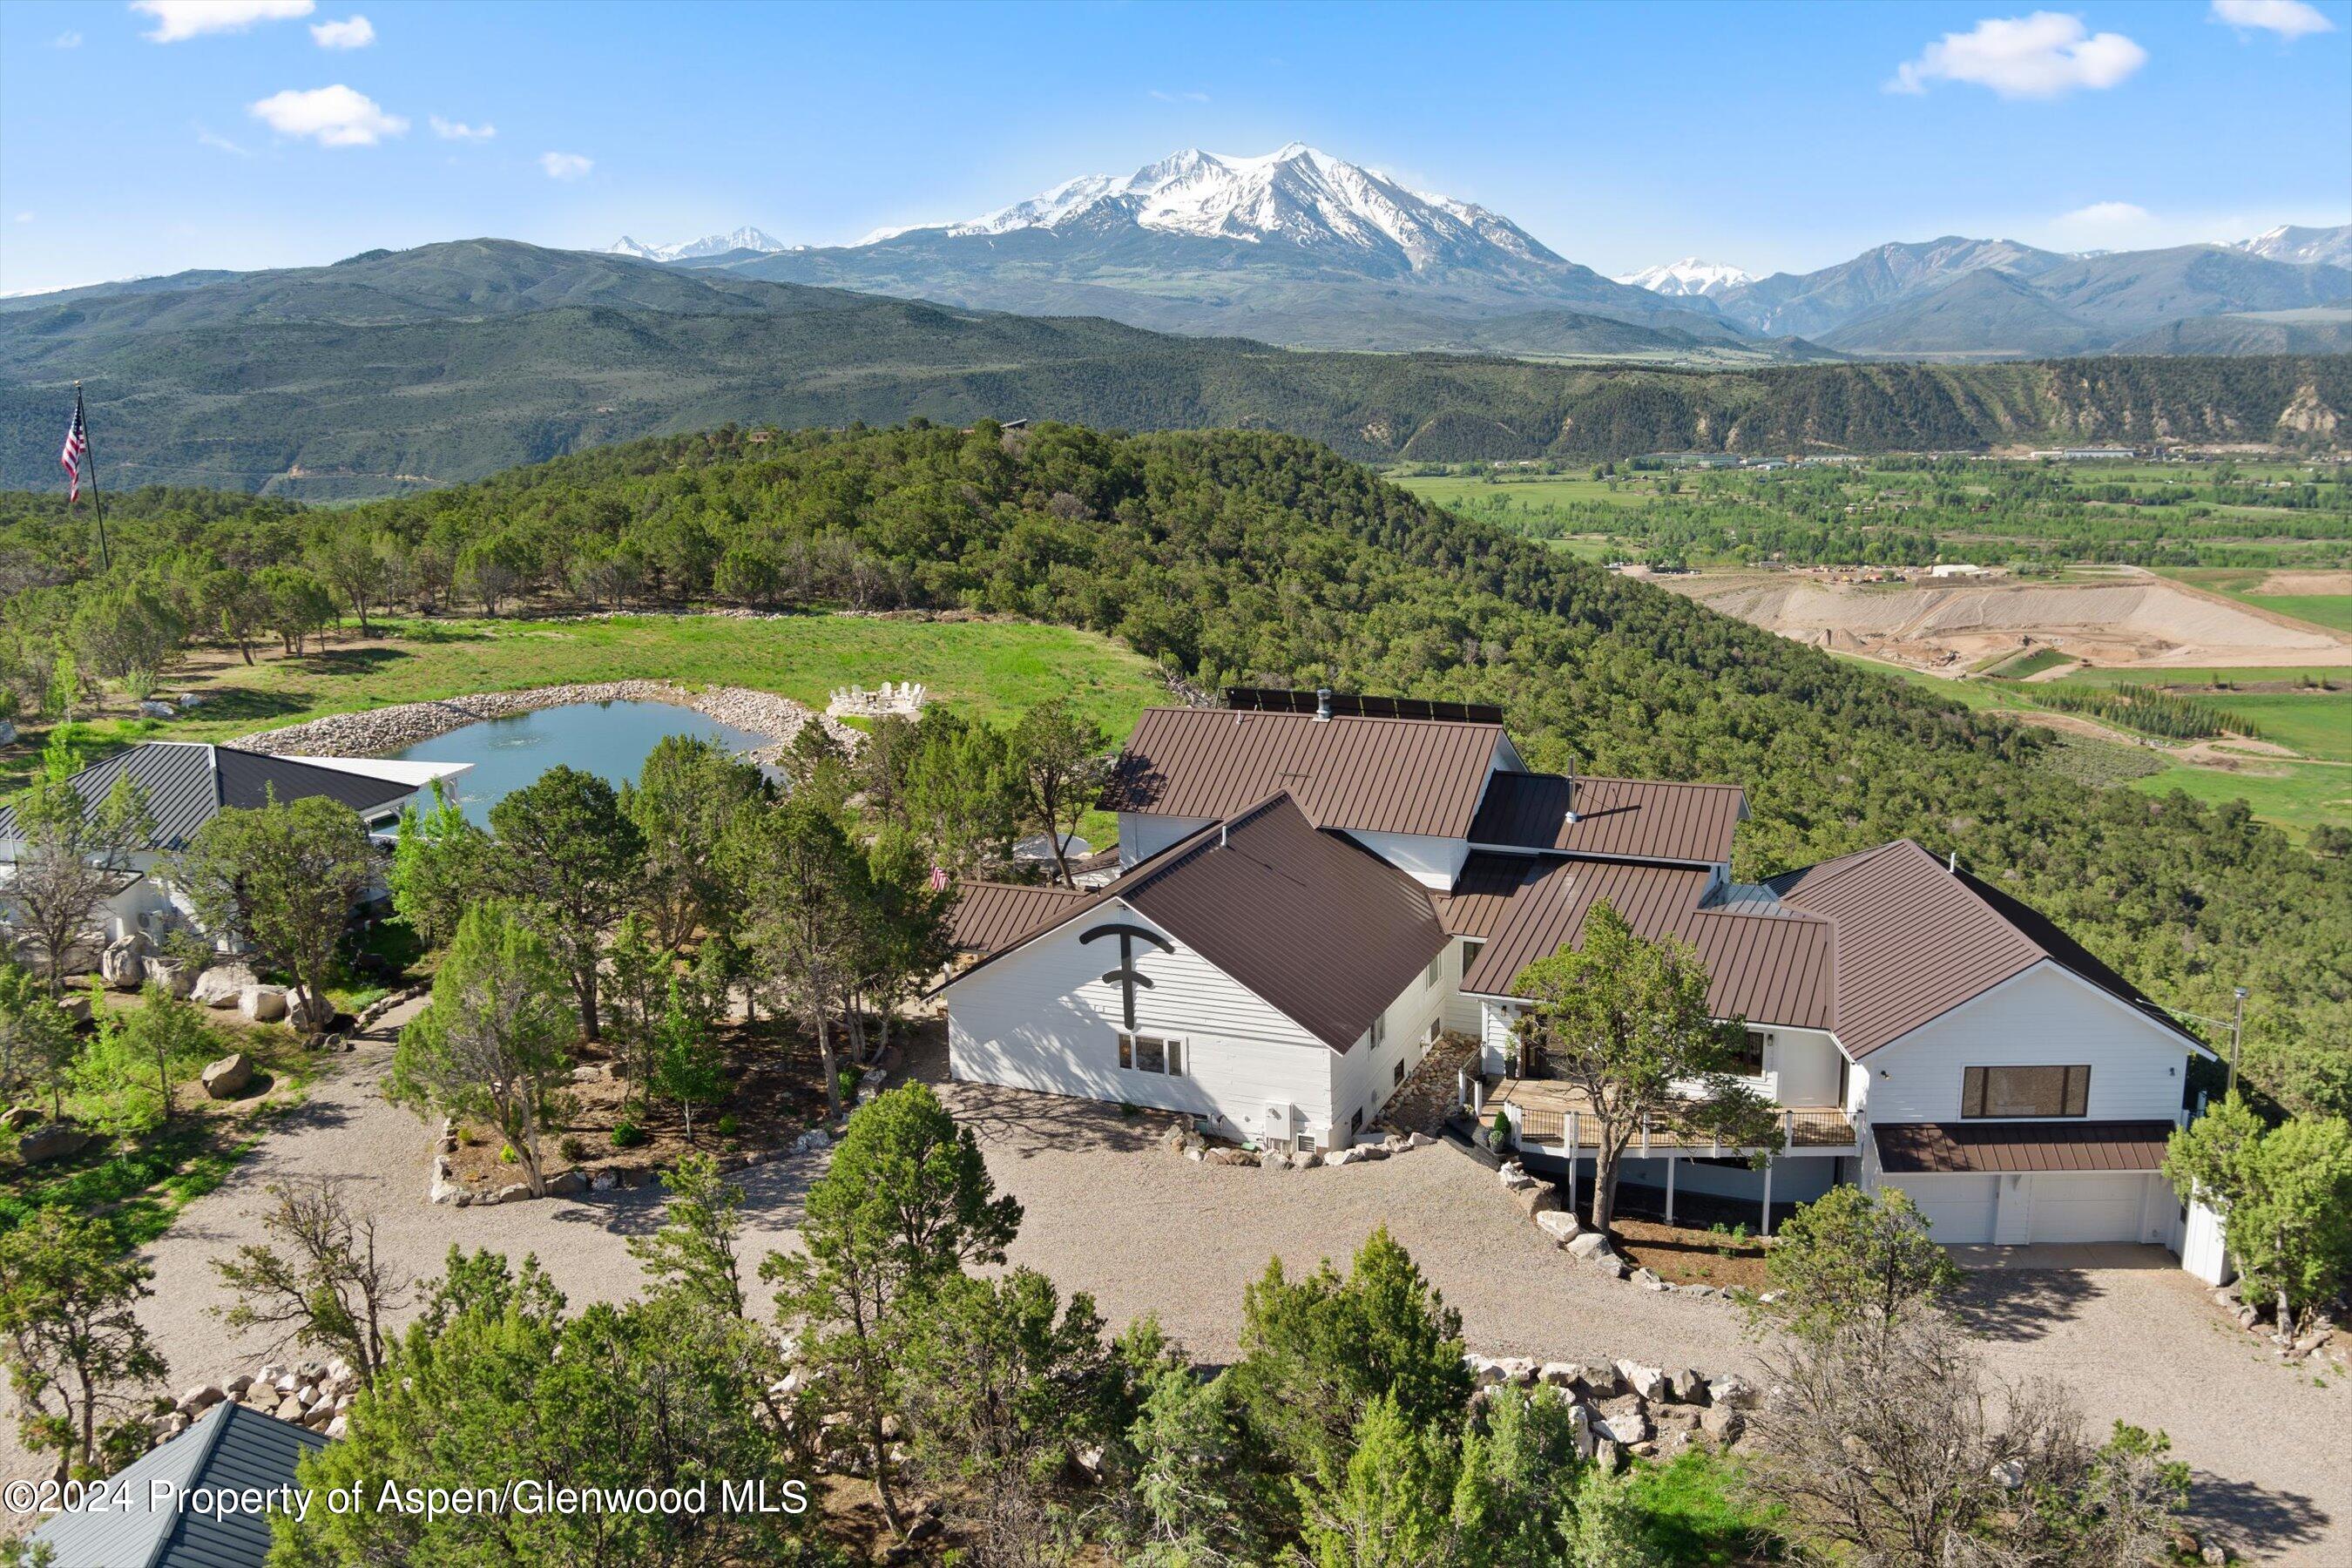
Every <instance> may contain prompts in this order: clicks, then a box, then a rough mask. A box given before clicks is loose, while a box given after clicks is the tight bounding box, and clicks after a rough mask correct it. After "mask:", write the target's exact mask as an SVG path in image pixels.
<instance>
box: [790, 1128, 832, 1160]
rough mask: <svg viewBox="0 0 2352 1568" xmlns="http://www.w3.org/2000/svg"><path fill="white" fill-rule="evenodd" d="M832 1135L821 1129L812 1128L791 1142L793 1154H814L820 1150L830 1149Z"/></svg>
mask: <svg viewBox="0 0 2352 1568" xmlns="http://www.w3.org/2000/svg"><path fill="white" fill-rule="evenodd" d="M832 1144H833V1134H832V1133H830V1132H827V1131H825V1130H824V1128H822V1127H812V1128H810V1129H809V1130H808V1131H805V1132H803V1133H802V1134H801V1135H800V1136H799V1137H797V1138H795V1139H793V1153H795V1154H814V1153H815V1152H817V1151H818V1150H820V1149H826V1148H830V1147H832Z"/></svg>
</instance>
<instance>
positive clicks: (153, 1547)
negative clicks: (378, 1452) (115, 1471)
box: [33, 1399, 327, 1568]
mask: <svg viewBox="0 0 2352 1568" xmlns="http://www.w3.org/2000/svg"><path fill="white" fill-rule="evenodd" d="M326 1446H327V1439H326V1438H325V1437H324V1436H320V1434H319V1433H316V1432H310V1431H306V1430H305V1429H303V1428H302V1427H299V1426H295V1425H293V1424H292V1423H291V1422H287V1421H280V1420H278V1418H277V1417H276V1416H274V1415H265V1414H263V1413H262V1412H260V1411H258V1410H254V1409H251V1408H249V1407H247V1406H246V1405H239V1404H238V1403H237V1402H236V1401H235V1400H233V1399H232V1400H229V1401H226V1403H223V1404H220V1405H214V1406H213V1407H212V1408H211V1409H210V1410H208V1411H206V1412H205V1414H204V1415H201V1416H199V1417H198V1418H197V1419H196V1423H195V1425H194V1426H191V1427H189V1428H188V1429H187V1430H186V1431H184V1432H183V1433H181V1434H180V1435H179V1436H176V1437H174V1438H173V1439H172V1440H171V1441H170V1442H168V1443H164V1444H163V1445H161V1446H160V1447H155V1448H152V1449H150V1450H149V1451H148V1452H147V1453H146V1454H145V1455H144V1456H142V1458H139V1459H138V1460H137V1461H136V1462H134V1463H133V1464H132V1465H131V1467H130V1468H128V1469H125V1470H124V1471H123V1472H122V1473H121V1475H119V1476H116V1477H115V1478H114V1479H113V1480H112V1481H111V1482H110V1483H109V1492H110V1494H112V1493H113V1492H114V1491H115V1490H116V1489H121V1495H124V1496H127V1497H128V1498H130V1499H131V1504H132V1506H131V1507H129V1508H126V1509H116V1510H107V1511H104V1512H99V1511H94V1510H80V1511H76V1512H70V1513H60V1514H57V1515H54V1516H52V1517H51V1518H50V1520H49V1521H48V1522H47V1523H46V1524H44V1525H42V1526H41V1527H40V1528H39V1529H37V1530H36V1531H33V1539H34V1540H35V1541H37V1542H44V1543H46V1544H47V1546H48V1547H49V1548H50V1549H51V1550H52V1551H54V1552H56V1553H57V1559H56V1568H260V1565H261V1564H262V1563H264V1562H265V1561H266V1560H267V1559H268V1556H269V1521H268V1517H267V1515H265V1514H259V1513H235V1512H227V1511H223V1512H221V1513H219V1514H217V1515H215V1514H212V1513H204V1512H198V1511H195V1510H181V1509H180V1508H178V1507H176V1506H174V1505H173V1503H164V1504H162V1505H161V1506H158V1507H154V1508H152V1509H151V1508H150V1507H149V1500H150V1497H151V1495H152V1494H151V1492H150V1490H149V1489H150V1487H151V1485H152V1484H153V1483H154V1482H157V1481H163V1482H167V1483H169V1484H170V1485H171V1486H172V1487H173V1489H174V1493H173V1495H174V1497H178V1496H184V1495H185V1494H186V1493H187V1491H188V1490H189V1489H193V1488H196V1487H215V1488H221V1487H226V1488H235V1489H244V1488H247V1487H251V1488H256V1489H260V1490H263V1491H268V1490H270V1489H274V1488H278V1487H284V1486H291V1485H292V1484H293V1482H294V1467H295V1466H296V1465H297V1464H298V1463H299V1461H300V1460H301V1458H302V1456H303V1455H305V1454H308V1453H311V1452H314V1451H316V1450H318V1449H320V1448H323V1447H326Z"/></svg>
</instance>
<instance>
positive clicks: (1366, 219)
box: [947, 142, 1559, 271]
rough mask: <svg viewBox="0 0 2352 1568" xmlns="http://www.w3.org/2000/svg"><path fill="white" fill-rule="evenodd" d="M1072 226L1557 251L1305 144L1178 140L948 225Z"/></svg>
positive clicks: (1430, 250) (1524, 256)
mask: <svg viewBox="0 0 2352 1568" xmlns="http://www.w3.org/2000/svg"><path fill="white" fill-rule="evenodd" d="M1077 226H1090V227H1095V228H1116V227H1121V226H1131V227H1134V228H1140V229H1145V230H1149V231H1150V232H1152V233H1156V234H1170V235H1184V236H1190V237H1194V238H1200V239H1224V240H1239V241H1242V242H1243V243H1244V244H1251V245H1265V244H1287V245H1293V246H1297V247H1303V248H1307V249H1317V248H1323V247H1344V248H1349V249H1354V250H1358V251H1371V252H1386V253H1389V254H1391V255H1392V256H1393V257H1394V258H1396V259H1398V260H1401V261H1402V262H1403V263H1404V264H1405V265H1406V266H1407V267H1408V268H1412V270H1415V271H1419V270H1421V269H1423V268H1431V267H1440V266H1448V265H1460V264H1464V263H1474V264H1475V262H1476V261H1478V260H1480V259H1481V258H1483V257H1484V256H1486V255H1487V254H1491V253H1494V252H1500V253H1502V254H1503V255H1504V256H1507V257H1508V258H1511V259H1513V260H1515V261H1519V262H1534V263H1552V264H1557V263H1558V262H1559V258H1558V257H1556V256H1554V255H1553V254H1552V253H1551V252H1550V251H1549V250H1547V249H1545V248H1544V247H1542V246H1541V245H1539V244H1538V243H1537V242H1536V241H1535V240H1534V239H1533V238H1532V237H1529V236H1528V234H1527V233H1526V231H1524V230H1523V229H1521V228H1520V227H1519V226H1517V224H1514V223H1512V222H1511V221H1510V220H1509V219H1507V218H1504V217H1499V216H1496V215H1495V214H1494V213H1491V212H1488V211H1487V210H1486V209H1485V208H1484V207H1480V206H1475V205H1471V204H1470V203H1468V202H1461V201H1455V200H1454V199H1453V198H1452V197H1449V196H1441V195H1431V194H1429V193H1427V192H1423V191H1415V190H1412V189H1411V188H1410V187H1408V186H1406V185H1403V184H1400V183H1399V182H1397V181H1395V180H1392V179H1391V178H1389V177H1388V176H1387V175H1385V174H1378V173H1376V172H1374V171H1372V170H1370V169H1366V168H1363V167H1360V165H1358V164H1354V163H1349V162H1348V161H1347V160H1346V159H1344V158H1335V157H1333V156H1332V155H1331V154H1330V153H1324V152H1320V151H1318V150H1317V149H1315V148H1313V147H1309V146H1307V144H1306V143H1305V142H1291V143H1290V144H1289V145H1288V146H1286V147H1283V148H1280V149H1279V150H1277V151H1276V152H1273V153H1265V155H1263V156H1259V157H1238V156H1234V155H1233V154H1230V153H1203V152H1202V151H1201V150H1200V149H1198V148H1187V149H1185V150H1184V151H1183V152H1181V153H1175V154H1174V155H1173V156H1171V157H1167V158H1162V159H1160V161H1159V162H1158V163H1147V164H1145V165H1144V166H1143V167H1142V168H1140V169H1138V170H1137V171H1136V172H1135V173H1134V174H1129V175H1128V176H1126V177H1125V178H1121V177H1120V176H1118V175H1116V174H1081V175H1079V176H1078V177H1077V178H1076V179H1074V180H1065V181H1064V182H1062V183H1061V184H1058V185H1055V186H1054V187H1053V188H1052V189H1051V190H1047V191H1042V192H1040V193H1038V194H1037V195H1034V196H1031V197H1029V198H1028V199H1027V200H1026V201H1020V202H1015V203H1013V205H1011V206H1007V207H1000V208H998V209H997V210H996V211H994V212H992V213H985V214H982V216H979V217H975V218H969V219H966V220H965V221H964V222H962V223H956V224H950V225H948V226H947V233H948V234H949V236H950V237H959V238H960V237H968V236H974V235H1001V234H1010V233H1013V232H1015V231H1017V230H1021V229H1053V230H1063V229H1068V228H1073V227H1077Z"/></svg>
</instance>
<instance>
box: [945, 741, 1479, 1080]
mask: <svg viewBox="0 0 2352 1568" xmlns="http://www.w3.org/2000/svg"><path fill="white" fill-rule="evenodd" d="M1258 717H1264V715H1258ZM1309 722H1312V721H1309ZM1333 722H1335V723H1336V722H1338V721H1336V720H1335V721H1333ZM1122 900H1123V901H1124V902H1126V903H1127V904H1129V906H1131V907H1132V908H1134V909H1135V910H1139V912H1141V913H1142V914H1143V915H1145V916H1146V917H1147V918H1149V919H1150V921H1153V922H1154V923H1155V924H1157V925H1159V926H1160V927H1161V928H1162V929H1163V930H1165V931H1168V932H1169V934H1171V936H1173V937H1175V938H1176V940H1177V941H1179V942H1182V943H1183V944H1184V945H1185V946H1186V947H1189V948H1191V949H1192V950H1193V951H1194V952H1198V953H1200V954H1201V956H1202V957H1203V958H1205V959H1207V960H1208V961H1209V962H1210V963H1213V964H1215V965H1216V966H1217V967H1218V968H1219V969H1221V970H1223V971H1224V972H1225V973H1227V974H1230V975H1232V976H1233V977H1234V979H1235V980H1236V981H1238V982H1240V983H1241V984H1243V985H1244V986H1245V987H1246V988H1248V989H1249V990H1250V991H1251V992H1252V993H1254V994H1256V995H1257V996H1259V997H1262V998H1263V999H1264V1000H1265V1001H1266V1002H1267V1003H1268V1004H1269V1005H1272V1006H1274V1007H1275V1008H1276V1010H1277V1011H1279V1012H1281V1013H1282V1014H1283V1015H1284V1016H1286V1017H1288V1018H1290V1019H1291V1020H1293V1021H1294V1022H1296V1023H1297V1025H1298V1026H1300V1027H1302V1028H1304V1029H1305V1030H1307V1033H1309V1034H1311V1035H1313V1036H1314V1037H1316V1038H1317V1039H1318V1040H1321V1041H1322V1042H1323V1043H1324V1044H1325V1045H1327V1046H1328V1047H1331V1048H1332V1049H1333V1050H1337V1051H1344V1050H1346V1049H1348V1048H1349V1047H1350V1046H1352V1045H1354V1044H1355V1042H1356V1040H1357V1039H1358V1038H1359V1037H1360V1036H1361V1035H1362V1034H1363V1033H1364V1031H1365V1030H1366V1029H1368V1028H1370V1026H1371V1023H1372V1020H1373V1019H1374V1018H1375V1017H1377V1016H1380V1014H1381V1011H1382V1010H1383V1009H1385V1008H1386V1007H1387V1006H1388V1005H1389V1004H1390V1003H1391V1002H1393V1001H1395V1000H1396V998H1397V997H1398V995H1399V994H1402V992H1403V990H1404V988H1405V986H1406V984H1408V983H1409V982H1411V981H1412V978H1413V977H1414V976H1415V975H1416V974H1418V973H1421V971H1422V970H1423V969H1424V968H1425V967H1427V965H1428V963H1429V961H1430V960H1431V959H1433V958H1434V957H1436V956H1437V954H1438V953H1439V952H1443V951H1444V947H1445V943H1446V942H1447V940H1448V939H1447V937H1446V934H1445V931H1444V927H1442V926H1441V925H1439V924H1438V921H1437V915H1436V912H1435V911H1434V910H1433V909H1432V908H1431V902H1430V896H1429V892H1428V889H1424V888H1423V887H1422V886H1421V884H1420V883H1418V882H1416V881H1414V880H1413V879H1412V878H1410V877H1408V876H1406V875H1405V874H1404V873H1403V872H1402V871H1399V870H1397V869H1396V868H1394V867H1392V866H1391V865H1389V863H1388V862H1386V861H1385V860H1382V859H1381V858H1379V857H1378V856H1375V855H1372V854H1370V853H1369V852H1367V851H1365V850H1363V849H1360V848H1358V847H1356V846H1355V845H1353V844H1350V843H1349V842H1347V841H1346V840H1345V839H1343V838H1340V837H1336V836H1334V835H1332V834H1328V833H1320V832H1318V831H1317V830H1316V828H1315V825H1314V824H1313V823H1311V822H1309V821H1308V820H1307V816H1306V814H1305V813H1304V812H1302V811H1301V810H1300V809H1299V806H1298V804H1297V802H1296V801H1294V800H1292V799H1291V798H1290V796H1289V795H1283V794H1277V795H1272V796H1270V797H1268V798H1267V799H1265V800H1262V801H1260V802H1258V803H1256V804H1255V805H1252V806H1250V807H1249V809H1247V810H1245V811H1243V812H1240V813H1238V814H1236V815H1234V816H1232V817H1230V818H1228V819H1226V820H1224V821H1223V822H1218V823H1213V824H1211V825H1210V826H1207V827H1204V828H1202V830H1201V831H1199V832H1198V833H1194V834H1192V835H1191V836H1190V837H1186V838H1184V839H1182V840H1181V841H1179V842H1178V843H1176V844H1172V845H1171V846H1170V847H1167V848H1166V849H1163V850H1161V851H1160V853H1159V854H1157V855H1154V856H1153V857H1151V858H1150V859H1149V860H1146V861H1144V862H1143V863H1142V864H1141V865H1139V866H1138V867H1136V868H1134V869H1133V870H1131V871H1129V873H1128V874H1127V875H1126V876H1124V877H1121V878H1120V879H1118V880H1117V881H1115V882H1112V883H1110V884H1109V885H1108V886H1106V887H1103V888H1100V889H1096V890H1095V891H1093V892H1091V893H1087V894H1084V895H1082V896H1080V897H1078V898H1076V899H1074V900H1069V901H1067V902H1066V903H1063V904H1061V905H1060V906H1058V907H1057V908H1055V909H1052V910H1046V911H1045V918H1044V921H1042V923H1040V924H1038V925H1036V926H1034V927H1032V928H1031V929H1030V930H1029V931H1026V932H1025V933H1024V934H1023V935H1022V936H1020V937H1019V938H1018V939H1017V940H1016V941H1014V942H1013V943H1011V944H1010V945H1008V946H1003V947H999V948H997V949H996V950H995V951H994V952H992V953H991V954H990V955H989V956H988V957H987V958H983V959H982V961H981V962H980V963H977V964H975V965H973V966H972V968H971V969H969V970H966V971H965V972H964V973H963V974H962V975H960V976H958V977H957V981H951V982H950V983H949V984H950V985H953V984H957V983H958V982H959V981H961V980H962V979H965V978H968V977H969V976H971V974H973V973H978V972H979V971H980V970H981V969H982V968H985V967H986V966H987V965H988V963H991V962H992V960H994V959H995V958H998V957H1001V956H1003V954H1004V953H1006V952H1011V951H1013V948H1015V947H1018V946H1020V945H1023V944H1024V943H1025V942H1032V941H1034V940H1035V939H1036V938H1037V937H1039V936H1042V935H1044V934H1045V932H1046V931H1052V930H1056V929H1059V928H1061V927H1063V926H1066V925H1068V924H1069V923H1070V922H1071V921H1073V920H1074V919H1076V918H1078V917H1081V916H1084V915H1087V914H1091V913H1092V912H1094V911H1095V910H1097V909H1100V908H1103V907H1105V906H1107V905H1109V904H1112V903H1114V902H1118V901H1122Z"/></svg>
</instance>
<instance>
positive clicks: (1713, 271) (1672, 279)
mask: <svg viewBox="0 0 2352 1568" xmlns="http://www.w3.org/2000/svg"><path fill="white" fill-rule="evenodd" d="M1617 281H1618V282H1620V283H1626V284H1631V285H1632V286H1633V287H1634V288H1636V289H1648V290H1649V291H1650V292H1651V293H1653V294H1670V295H1676V296H1681V295H1688V294H1703V295H1708V296H1713V295H1717V294H1720V293H1722V292H1724V291H1725V290H1726V289H1737V288H1738V287H1739V286H1740V285H1741V284H1742V283H1753V282H1755V281H1756V279H1755V277H1754V275H1752V274H1750V273H1747V272H1743V271H1741V270H1740V269H1739V268H1737V267H1726V266H1725V265H1723V263H1721V262H1719V261H1702V260H1700V259H1699V258H1697V257H1696V256H1685V257H1684V258H1682V259H1681V260H1680V261H1668V262H1665V263H1664V264H1662V265H1660V266H1656V267H1644V268H1642V270H1640V271H1639V272H1629V273H1627V274H1625V276H1623V277H1622V278H1620V279H1617Z"/></svg>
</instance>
